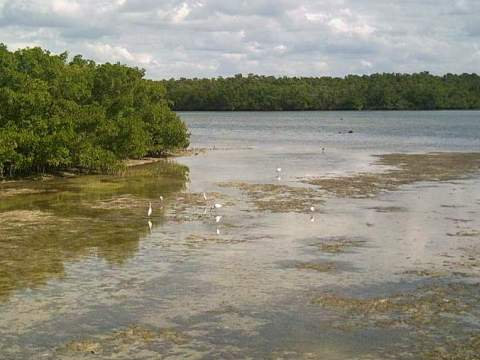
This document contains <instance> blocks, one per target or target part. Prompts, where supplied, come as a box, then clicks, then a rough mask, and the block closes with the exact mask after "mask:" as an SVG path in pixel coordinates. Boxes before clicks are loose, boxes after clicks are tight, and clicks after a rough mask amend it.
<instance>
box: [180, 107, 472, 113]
mask: <svg viewBox="0 0 480 360" xmlns="http://www.w3.org/2000/svg"><path fill="white" fill-rule="evenodd" d="M173 111H174V112H176V113H194V112H216V113H241V112H244V113H252V112H260V113H264V112H275V113H285V112H294V113H301V112H331V113H336V112H337V113H339V112H349V113H362V112H454V111H469V112H474V111H480V108H478V109H432V110H426V109H419V110H397V109H394V110H392V109H390V110H388V109H365V110H173Z"/></svg>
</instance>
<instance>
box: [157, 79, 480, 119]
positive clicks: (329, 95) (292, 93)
mask: <svg viewBox="0 0 480 360" xmlns="http://www.w3.org/2000/svg"><path fill="white" fill-rule="evenodd" d="M162 83H163V84H164V85H165V86H166V88H167V90H168V97H169V99H170V100H172V102H173V103H174V110H185V111H189V110H212V111H215V110H225V111H232V110H258V111H263V110H435V109H480V76H478V75H476V74H462V75H452V74H447V75H445V76H434V75H431V74H429V73H428V72H423V73H419V74H411V75H410V74H374V75H370V76H366V75H365V76H355V75H349V76H346V77H345V78H333V77H321V78H297V77H293V78H287V77H280V78H276V77H273V76H258V75H252V74H250V75H248V76H242V75H236V76H234V77H230V78H221V77H220V78H215V79H179V80H174V79H171V80H165V81H163V82H162Z"/></svg>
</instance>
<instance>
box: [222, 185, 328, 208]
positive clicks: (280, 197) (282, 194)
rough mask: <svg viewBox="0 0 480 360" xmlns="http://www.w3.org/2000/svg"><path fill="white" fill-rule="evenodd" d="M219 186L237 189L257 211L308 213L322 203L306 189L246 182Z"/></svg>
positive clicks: (317, 194) (318, 194) (316, 192)
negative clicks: (311, 208)
mask: <svg viewBox="0 0 480 360" xmlns="http://www.w3.org/2000/svg"><path fill="white" fill-rule="evenodd" d="M220 186H223V187H232V188H236V189H239V190H240V191H242V192H243V193H245V194H246V195H247V196H248V198H249V200H250V202H251V203H252V204H253V205H254V206H255V207H256V208H257V209H258V210H262V211H271V212H274V213H286V212H296V213H309V212H310V207H311V206H320V205H322V204H323V203H324V200H323V199H322V194H321V193H320V192H319V191H317V190H315V189H312V188H306V187H294V186H287V185H277V184H250V183H246V182H228V183H222V184H220Z"/></svg>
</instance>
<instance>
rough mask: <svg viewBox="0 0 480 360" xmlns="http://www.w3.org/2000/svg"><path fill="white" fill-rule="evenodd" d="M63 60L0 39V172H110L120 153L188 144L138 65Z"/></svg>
mask: <svg viewBox="0 0 480 360" xmlns="http://www.w3.org/2000/svg"><path fill="white" fill-rule="evenodd" d="M67 59H68V56H67V54H66V53H63V54H60V55H52V54H50V53H49V52H48V51H45V50H42V49H40V48H33V49H23V50H18V51H16V52H10V51H8V49H7V48H6V46H4V45H2V44H0V177H2V176H14V175H24V174H30V173H34V172H52V171H57V170H62V169H72V168H77V169H81V170H84V171H113V170H116V169H118V168H119V166H120V164H121V163H120V160H122V159H126V158H137V157H141V156H145V155H159V154H162V153H163V152H166V151H170V150H173V149H176V148H185V147H187V146H188V144H189V133H188V130H187V128H186V125H185V124H184V123H183V121H181V120H180V118H179V117H178V116H177V115H176V114H175V113H173V112H172V111H171V109H170V106H169V104H170V103H169V102H168V101H167V99H166V90H165V88H164V86H163V85H162V84H161V83H159V82H154V81H150V80H145V79H144V78H143V77H144V71H143V70H141V69H138V68H131V67H127V66H124V65H120V64H103V65H97V64H95V63H94V62H93V61H90V60H85V59H83V58H82V57H81V56H80V55H77V56H75V57H74V58H73V59H72V60H71V61H70V62H68V61H67Z"/></svg>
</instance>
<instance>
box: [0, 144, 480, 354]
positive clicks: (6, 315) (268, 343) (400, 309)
mask: <svg viewBox="0 0 480 360" xmlns="http://www.w3.org/2000/svg"><path fill="white" fill-rule="evenodd" d="M215 150H216V151H209V152H207V153H205V154H204V155H205V156H198V157H188V158H183V159H182V160H180V161H181V163H180V162H178V163H177V162H172V161H167V160H162V161H159V162H156V163H153V164H148V165H142V166H135V167H132V168H129V169H127V170H126V172H125V173H124V174H122V175H121V176H80V177H73V178H52V179H49V180H45V181H22V182H18V183H4V184H2V185H1V186H0V198H1V202H0V314H1V315H0V335H1V336H0V354H2V355H1V356H0V357H2V356H3V357H4V358H5V359H32V358H39V359H52V360H53V359H64V360H73V359H150V358H167V359H174V358H192V359H210V358H226V359H229V358H230V359H237V358H265V359H333V360H340V359H352V360H353V359H365V360H366V359H369V360H371V359H427V360H431V359H478V354H480V348H479V346H480V340H479V336H478V334H479V332H480V301H479V299H480V293H479V291H480V290H479V289H480V216H479V215H480V200H479V199H480V182H479V179H480V174H479V161H480V154H474V153H458V152H455V153H453V152H451V153H425V154H385V155H381V156H375V157H369V156H367V157H365V158H361V160H359V161H360V162H361V161H363V162H361V163H357V162H355V163H354V164H350V163H348V162H346V163H345V162H342V161H341V162H340V164H343V165H345V168H342V167H341V166H340V165H339V166H338V167H339V171H338V172H337V173H336V174H335V175H332V174H328V176H329V177H326V176H324V177H316V176H310V175H309V174H307V171H306V170H305V168H304V167H302V166H304V163H303V162H302V161H303V160H298V161H299V162H300V167H299V168H293V166H292V169H289V167H288V164H287V165H282V166H283V168H284V170H283V173H284V174H285V175H282V176H284V177H283V178H282V179H278V178H276V174H275V166H273V167H272V169H268V171H266V170H265V171H264V169H263V167H264V165H262V166H259V167H258V168H257V169H256V170H255V171H253V170H252V171H253V173H254V175H255V176H252V175H250V176H251V177H253V178H245V177H244V176H243V175H244V172H245V171H246V170H244V169H243V168H242V167H240V165H239V164H238V163H235V162H234V161H233V160H232V159H231V157H233V156H238V157H237V158H236V159H237V161H240V160H242V161H245V162H246V163H247V164H249V166H250V164H251V163H252V158H253V159H257V158H258V156H259V155H258V154H257V152H256V150H255V149H250V148H242V149H241V150H239V151H238V152H239V154H238V155H233V154H234V153H235V152H232V151H230V150H228V151H227V150H222V146H218V147H217V148H216V149H215ZM312 154H314V155H313V156H316V155H315V154H316V153H315V152H308V153H307V154H306V155H305V154H303V153H300V154H294V155H292V156H293V158H292V159H303V156H305V157H306V158H307V159H310V156H312ZM265 156H266V155H265ZM275 156H276V155H275ZM320 156H321V157H320ZM332 156H333V155H332ZM319 159H320V160H319V162H320V164H321V165H318V169H321V168H322V164H323V165H324V166H327V165H325V164H326V163H327V162H328V161H331V160H329V159H330V158H329V154H328V153H327V154H323V153H321V154H320V155H319ZM275 161H276V162H279V160H278V158H275ZM292 161H293V160H292ZM309 161H310V160H308V161H307V160H305V162H306V163H308V162H309ZM266 162H267V163H268V164H271V163H273V161H272V160H271V159H268V160H267V161H266ZM212 164H217V165H218V168H211V166H213V165H212ZM228 166H233V168H229V167H228ZM237 166H238V167H240V170H235V167H237ZM306 166H307V165H305V167H306ZM308 166H310V164H309V163H308ZM222 171H223V172H222ZM311 172H312V173H321V170H316V169H314V170H311ZM302 174H304V175H305V176H301V175H302ZM305 179H308V180H305ZM305 181H306V182H307V183H305ZM150 204H151V206H152V214H151V215H150V216H148V214H147V209H148V207H149V205H150ZM215 204H220V205H221V207H218V206H217V207H215Z"/></svg>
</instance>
